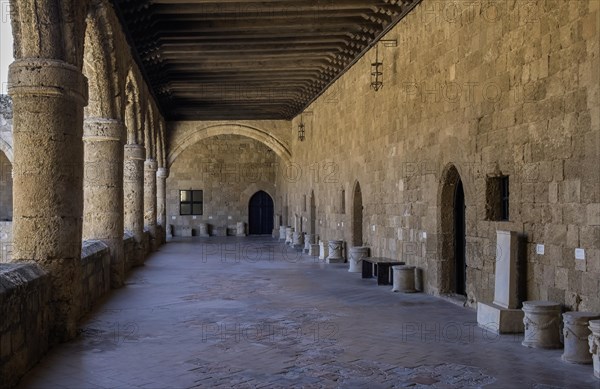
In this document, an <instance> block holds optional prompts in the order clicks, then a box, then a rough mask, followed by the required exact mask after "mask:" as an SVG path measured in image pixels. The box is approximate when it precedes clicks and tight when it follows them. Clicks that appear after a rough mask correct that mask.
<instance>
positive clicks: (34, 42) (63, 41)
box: [10, 0, 88, 70]
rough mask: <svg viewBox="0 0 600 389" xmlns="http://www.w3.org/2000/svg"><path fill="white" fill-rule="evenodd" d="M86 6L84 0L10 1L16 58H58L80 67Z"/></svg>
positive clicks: (86, 3)
mask: <svg viewBox="0 0 600 389" xmlns="http://www.w3.org/2000/svg"><path fill="white" fill-rule="evenodd" d="M87 7H88V2H87V1H81V0H48V1H43V2H39V1H31V0H25V1H22V0H10V10H11V22H12V30H13V37H14V54H15V59H16V60H19V59H23V58H46V59H55V60H59V61H64V62H65V63H68V64H70V65H73V66H74V67H75V68H77V69H80V70H81V68H82V65H83V42H84V34H85V19H86V18H85V16H86V14H87Z"/></svg>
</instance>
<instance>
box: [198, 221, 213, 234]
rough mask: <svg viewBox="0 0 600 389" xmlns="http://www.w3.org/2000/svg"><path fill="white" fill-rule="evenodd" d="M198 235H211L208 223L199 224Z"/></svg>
mask: <svg viewBox="0 0 600 389" xmlns="http://www.w3.org/2000/svg"><path fill="white" fill-rule="evenodd" d="M198 236H204V237H207V236H210V235H209V234H208V224H206V223H200V224H198Z"/></svg>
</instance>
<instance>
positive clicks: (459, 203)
mask: <svg viewBox="0 0 600 389" xmlns="http://www.w3.org/2000/svg"><path fill="white" fill-rule="evenodd" d="M465 246H466V238H465V191H464V189H463V184H462V181H461V179H460V178H459V179H458V183H457V184H456V193H455V194H454V260H455V266H454V277H455V280H454V286H455V292H456V294H461V295H466V294H467V286H466V281H467V264H466V261H465Z"/></svg>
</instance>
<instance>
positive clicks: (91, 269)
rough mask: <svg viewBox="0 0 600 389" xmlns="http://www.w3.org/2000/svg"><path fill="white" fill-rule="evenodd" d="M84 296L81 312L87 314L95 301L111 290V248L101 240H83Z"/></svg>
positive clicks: (82, 297)
mask: <svg viewBox="0 0 600 389" xmlns="http://www.w3.org/2000/svg"><path fill="white" fill-rule="evenodd" d="M81 266H82V268H83V269H82V274H83V277H82V291H83V293H82V296H81V313H82V315H84V314H86V313H87V312H89V311H90V310H91V308H92V307H93V305H94V303H95V302H96V301H98V299H99V298H100V297H102V296H104V295H105V294H106V293H108V291H109V290H110V250H109V248H108V246H107V245H106V244H105V243H103V242H100V241H86V242H83V246H82V250H81Z"/></svg>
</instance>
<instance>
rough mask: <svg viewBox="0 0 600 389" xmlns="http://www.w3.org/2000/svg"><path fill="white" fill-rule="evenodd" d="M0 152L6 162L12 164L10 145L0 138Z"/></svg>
mask: <svg viewBox="0 0 600 389" xmlns="http://www.w3.org/2000/svg"><path fill="white" fill-rule="evenodd" d="M0 151H2V152H3V153H4V155H5V156H6V158H7V159H8V161H9V162H10V163H11V164H12V163H13V158H14V157H13V148H12V145H11V144H10V143H9V142H8V141H6V140H4V139H2V138H0Z"/></svg>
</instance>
